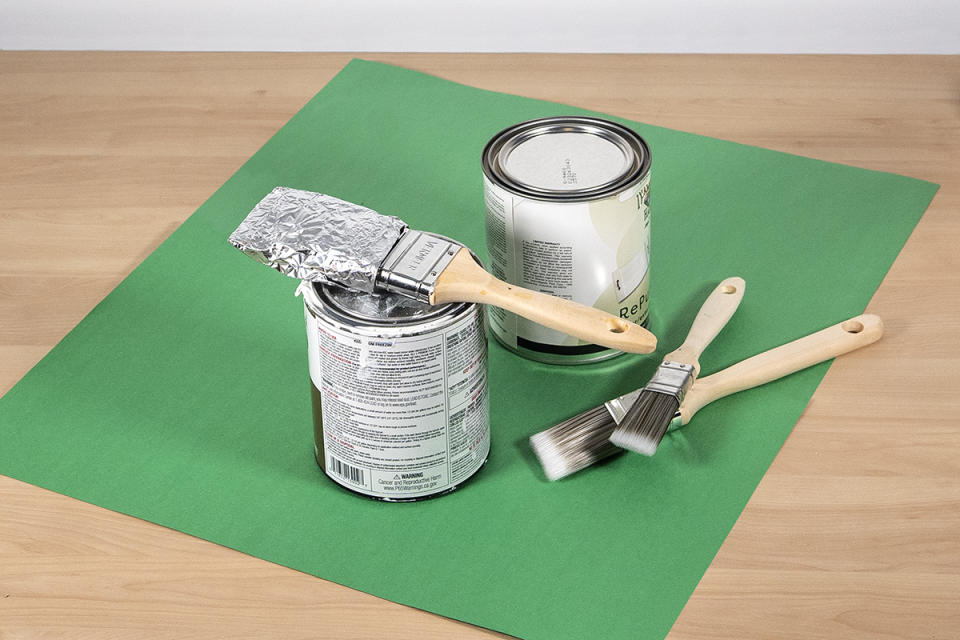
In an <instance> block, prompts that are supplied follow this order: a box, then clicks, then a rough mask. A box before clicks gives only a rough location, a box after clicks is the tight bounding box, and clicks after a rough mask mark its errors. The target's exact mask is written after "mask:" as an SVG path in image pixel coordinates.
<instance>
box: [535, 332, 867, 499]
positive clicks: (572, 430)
mask: <svg viewBox="0 0 960 640" xmlns="http://www.w3.org/2000/svg"><path fill="white" fill-rule="evenodd" d="M882 335H883V321H882V320H881V319H880V318H879V316H875V315H873V314H864V315H860V316H856V317H853V318H850V319H849V320H846V321H844V322H840V323H838V324H835V325H833V326H831V327H827V328H826V329H823V330H822V331H818V332H816V333H813V334H810V335H808V336H806V337H804V338H800V339H798V340H794V341H793V342H788V343H787V344H784V345H781V346H779V347H776V348H774V349H770V350H769V351H764V352H763V353H761V354H758V355H755V356H753V357H752V358H747V359H746V360H743V361H741V362H738V363H737V364H734V365H731V366H729V367H727V368H726V369H724V370H723V371H719V372H717V373H714V374H712V375H709V376H706V377H704V378H699V379H698V380H697V381H696V382H694V383H693V386H692V387H691V388H690V390H689V391H688V392H687V395H686V396H685V397H684V399H683V402H682V403H681V404H680V409H679V410H678V411H677V412H676V413H675V414H674V415H673V416H672V418H671V420H670V423H669V426H668V428H667V431H668V432H669V431H673V430H674V429H677V428H678V427H681V426H683V425H685V424H687V423H688V422H690V419H691V418H693V416H694V414H696V413H697V411H699V410H700V409H702V408H703V407H705V406H706V405H708V404H710V403H711V402H713V401H714V400H719V399H720V398H723V397H725V396H728V395H730V394H732V393H736V392H738V391H743V390H745V389H751V388H753V387H758V386H760V385H762V384H766V383H767V382H771V381H773V380H776V379H778V378H782V377H783V376H786V375H789V374H791V373H794V372H797V371H800V370H801V369H806V368H807V367H812V366H813V365H815V364H819V363H821V362H824V361H826V360H829V359H831V358H836V357H837V356H840V355H843V354H845V353H849V352H850V351H854V350H855V349H860V348H861V347H865V346H867V345H869V344H873V343H874V342H876V341H877V340H879V339H880V337H881V336H882ZM641 391H642V390H641V389H637V390H636V391H631V392H630V393H627V394H624V395H622V396H620V397H619V398H614V399H613V400H610V401H609V402H606V403H604V404H602V405H600V406H599V407H595V408H593V409H589V410H587V411H584V412H583V413H581V414H579V415H576V416H573V417H572V418H569V419H567V420H564V421H563V422H560V423H558V424H557V425H555V426H553V427H550V428H549V429H546V430H544V431H541V432H540V433H537V434H534V435H533V436H531V438H530V442H531V444H532V445H533V448H534V451H535V452H536V454H537V458H538V459H539V460H540V464H541V465H542V466H543V470H544V473H545V474H546V476H547V478H548V479H549V480H559V479H560V478H563V477H565V476H568V475H570V474H572V473H576V472H577V471H580V470H581V469H585V468H586V467H588V466H590V465H592V464H594V463H596V462H599V461H600V460H603V459H605V458H609V457H610V456H612V455H615V454H617V453H622V452H623V451H624V450H623V449H621V448H620V447H617V446H615V445H614V444H612V443H611V442H610V440H609V438H610V434H611V433H613V430H614V429H615V428H616V427H617V423H618V422H620V421H622V420H623V418H624V415H625V414H626V412H627V411H628V410H629V409H630V407H631V406H632V405H633V403H634V402H635V401H636V399H637V397H638V396H639V395H640V392H641Z"/></svg>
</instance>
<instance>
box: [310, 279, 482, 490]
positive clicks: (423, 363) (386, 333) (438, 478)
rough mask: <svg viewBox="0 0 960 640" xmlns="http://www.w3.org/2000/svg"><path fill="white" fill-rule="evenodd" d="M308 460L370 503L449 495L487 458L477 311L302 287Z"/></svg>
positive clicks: (473, 306) (459, 305)
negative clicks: (309, 412) (310, 442)
mask: <svg viewBox="0 0 960 640" xmlns="http://www.w3.org/2000/svg"><path fill="white" fill-rule="evenodd" d="M298 292H299V293H300V294H301V295H302V296H303V300H304V315H305V318H306V325H307V348H308V350H309V361H310V379H311V397H312V402H313V419H314V436H315V444H316V447H315V454H316V459H317V463H318V464H319V465H320V467H321V468H322V469H323V470H324V472H325V473H326V474H327V476H328V477H329V478H330V479H332V480H333V481H334V482H336V483H337V484H339V485H341V486H343V487H345V488H346V489H349V490H350V491H353V492H356V493H359V494H361V495H364V496H368V497H370V498H374V499H377V500H384V501H390V502H406V501H413V500H421V499H424V498H430V497H435V496H439V495H442V494H445V493H449V492H451V491H453V490H454V489H456V488H457V487H458V486H460V485H461V484H462V483H463V482H464V481H466V480H467V479H468V478H470V477H471V476H473V475H474V474H475V473H476V472H477V471H478V470H479V469H480V467H482V466H483V464H484V463H485V462H486V460H487V455H488V453H489V451H490V417H489V416H490V411H489V396H488V386H487V341H486V332H485V327H484V316H483V307H482V306H481V305H477V304H467V303H453V304H447V305H442V306H436V307H433V306H430V305H426V304H423V303H421V302H417V301H414V300H411V299H409V298H405V297H401V296H398V295H396V294H384V295H371V294H365V293H356V292H352V291H348V290H346V289H343V288H340V287H335V286H327V285H323V284H317V283H310V282H304V283H302V284H301V286H300V288H299V290H298Z"/></svg>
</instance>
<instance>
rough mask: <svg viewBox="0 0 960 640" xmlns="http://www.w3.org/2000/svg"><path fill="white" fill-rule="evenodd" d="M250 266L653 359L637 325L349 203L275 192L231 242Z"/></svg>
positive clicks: (650, 343) (652, 344)
mask: <svg viewBox="0 0 960 640" xmlns="http://www.w3.org/2000/svg"><path fill="white" fill-rule="evenodd" d="M230 242H231V244H233V245H234V246H235V247H237V248H238V249H240V250H241V251H243V252H244V253H245V254H247V255H249V256H250V257H252V258H254V259H255V260H258V261H259V262H262V263H264V264H266V265H268V266H271V267H273V268H274V269H276V270H277V271H280V272H281V273H283V274H284V275H288V276H290V277H293V278H298V279H300V280H307V281H311V282H329V283H333V284H336V285H340V286H342V287H346V288H348V289H353V290H356V291H364V292H367V293H372V292H374V291H390V292H393V293H397V294H399V295H402V296H406V297H408V298H413V299H415V300H420V301H421V302H426V303H428V304H432V305H439V304H446V303H449V302H477V303H482V304H492V305H495V306H498V307H502V308H504V309H506V310H508V311H512V312H514V313H516V314H518V315H521V316H523V317H525V318H528V319H530V320H533V321H534V322H537V323H539V324H542V325H544V326H546V327H550V328H551V329H556V330H557V331H562V332H563V333H567V334H570V335H572V336H576V337H578V338H580V339H582V340H585V341H588V342H592V343H594V344H599V345H602V346H604V347H608V348H611V349H619V350H621V351H628V352H631V353H650V352H651V351H653V350H654V349H656V346H657V339H656V338H655V337H654V335H653V334H652V333H650V332H649V331H647V330H646V329H644V328H643V327H641V326H640V325H638V324H635V323H633V322H630V321H628V320H625V319H623V318H618V317H616V316H614V315H611V314H609V313H606V312H605V311H601V310H599V309H594V308H593V307H588V306H586V305H583V304H578V303H576V302H573V301H572V300H565V299H563V298H558V297H556V296H551V295H547V294H544V293H539V292H537V291H530V290H529V289H524V288H522V287H517V286H514V285H511V284H507V283H506V282H503V281H502V280H498V279H497V278H494V277H493V276H492V275H490V274H489V273H487V272H486V271H484V269H483V267H481V266H480V265H479V264H478V263H477V262H476V261H475V260H474V259H473V256H472V255H471V254H470V251H469V249H467V248H466V247H464V246H463V245H461V244H459V243H457V242H454V241H453V240H448V239H443V238H438V237H437V236H435V235H432V234H429V233H425V232H422V231H415V230H413V229H410V228H409V227H408V226H407V225H406V224H405V223H404V222H403V221H402V220H400V219H398V218H395V217H393V216H384V215H381V214H379V213H377V212H376V211H373V210H372V209H368V208H366V207H363V206H361V205H358V204H354V203H352V202H347V201H345V200H340V199H339V198H334V197H333V196H329V195H325V194H322V193H315V192H312V191H303V190H300V189H290V188H287V187H277V188H276V189H274V190H273V191H272V192H270V194H268V195H267V196H266V197H264V198H263V199H262V200H261V201H260V202H259V203H258V204H257V206H256V207H254V209H253V211H251V212H250V213H249V214H248V215H247V217H246V218H245V219H244V220H243V222H242V223H241V224H240V226H239V227H237V229H236V230H235V231H234V232H233V233H232V234H231V235H230Z"/></svg>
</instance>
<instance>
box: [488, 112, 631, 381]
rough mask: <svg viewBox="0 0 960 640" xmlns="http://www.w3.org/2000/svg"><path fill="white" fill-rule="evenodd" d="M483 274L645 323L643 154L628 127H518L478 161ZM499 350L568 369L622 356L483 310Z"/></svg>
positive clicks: (562, 121) (583, 120)
mask: <svg viewBox="0 0 960 640" xmlns="http://www.w3.org/2000/svg"><path fill="white" fill-rule="evenodd" d="M482 165H483V174H484V181H483V184H484V197H485V200H486V209H487V214H486V215H487V251H488V254H489V268H490V272H491V273H492V274H493V275H494V276H496V277H497V278H500V279H501V280H505V281H506V282H509V283H510V284H515V285H518V286H521V287H525V288H528V289H533V290H535V291H540V292H542V293H547V294H550V295H554V296H559V297H561V298H566V299H568V300H573V301H575V302H579V303H581V304H585V305H587V306H591V307H596V308H597V309H602V310H603V311H606V312H608V313H611V314H613V315H615V316H618V317H620V318H625V319H627V320H630V321H631V322H636V323H637V324H640V325H642V326H644V327H646V326H647V325H648V321H649V288H650V275H649V266H650V203H649V194H650V150H649V148H648V147H647V144H646V143H645V142H644V141H643V139H642V138H641V137H640V136H639V135H637V133H636V132H634V131H633V130H631V129H629V128H627V127H625V126H623V125H620V124H617V123H615V122H610V121H608V120H601V119H599V118H587V117H579V116H562V117H554V118H541V119H538V120H531V121H529V122H523V123H520V124H517V125H514V126H512V127H509V128H507V129H504V130H503V131H501V132H500V133H498V134H497V135H496V136H494V137H493V139H491V140H490V142H489V143H487V146H486V148H485V149H484V150H483V156H482ZM489 315H490V329H491V332H492V333H493V335H494V337H495V338H496V339H497V340H498V341H500V342H501V343H502V344H504V345H505V346H506V347H507V348H508V349H511V350H512V351H515V352H516V353H519V354H520V355H522V356H525V357H527V358H531V359H533V360H539V361H541V362H551V363H563V364H577V363H584V362H595V361H598V360H604V359H607V358H610V357H613V356H615V355H619V354H620V353H621V352H620V351H616V350H613V349H608V348H606V347H602V346H599V345H595V344H589V343H585V342H583V341H581V340H579V339H577V338H574V337H572V336H568V335H566V334H564V333H561V332H559V331H556V330H554V329H549V328H547V327H544V326H542V325H539V324H536V323H534V322H532V321H530V320H527V319H525V318H521V317H520V316H517V315H515V314H513V313H510V312H507V311H503V310H502V309H499V308H497V307H490V310H489Z"/></svg>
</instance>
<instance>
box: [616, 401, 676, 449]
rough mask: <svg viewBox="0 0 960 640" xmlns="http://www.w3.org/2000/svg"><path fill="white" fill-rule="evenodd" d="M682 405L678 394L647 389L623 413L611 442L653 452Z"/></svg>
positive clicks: (624, 446) (619, 445)
mask: <svg viewBox="0 0 960 640" xmlns="http://www.w3.org/2000/svg"><path fill="white" fill-rule="evenodd" d="M679 408H680V401H679V400H677V398H676V396H673V395H671V394H669V393H658V392H656V391H649V390H647V389H644V390H643V391H641V392H640V395H639V397H637V401H636V402H634V403H633V406H632V407H630V410H629V411H627V413H626V415H624V416H623V420H621V421H620V426H619V427H617V428H616V429H615V430H614V431H613V433H611V434H610V442H611V443H613V444H615V445H616V446H618V447H623V448H624V449H629V450H630V451H636V452H637V453H642V454H643V455H645V456H652V455H653V454H654V453H656V451H657V447H658V446H660V441H661V440H663V435H664V434H665V433H666V432H667V428H668V427H669V426H670V421H671V420H673V416H674V415H675V414H676V412H677V410H678V409H679Z"/></svg>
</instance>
